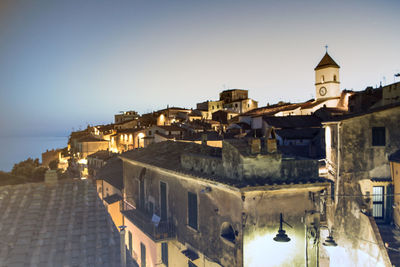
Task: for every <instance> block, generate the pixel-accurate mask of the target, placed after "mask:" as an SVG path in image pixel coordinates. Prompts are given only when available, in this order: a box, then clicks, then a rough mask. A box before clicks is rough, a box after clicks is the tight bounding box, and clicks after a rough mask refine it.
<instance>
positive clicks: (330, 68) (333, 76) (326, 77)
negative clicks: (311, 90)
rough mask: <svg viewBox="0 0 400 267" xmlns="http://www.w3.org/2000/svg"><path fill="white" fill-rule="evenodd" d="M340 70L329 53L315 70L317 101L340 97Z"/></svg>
mask: <svg viewBox="0 0 400 267" xmlns="http://www.w3.org/2000/svg"><path fill="white" fill-rule="evenodd" d="M339 68H340V67H339V65H338V64H337V63H336V62H335V61H334V60H333V59H332V58H331V56H330V55H329V54H328V51H327V52H326V53H325V55H324V57H323V58H322V59H321V61H320V62H319V63H318V65H317V66H316V67H315V69H314V70H315V90H316V99H322V98H329V97H339V96H340V82H339Z"/></svg>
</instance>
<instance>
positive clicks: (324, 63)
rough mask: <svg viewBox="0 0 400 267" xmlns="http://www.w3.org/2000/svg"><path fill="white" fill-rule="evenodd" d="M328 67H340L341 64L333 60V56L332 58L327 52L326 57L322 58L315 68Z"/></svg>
mask: <svg viewBox="0 0 400 267" xmlns="http://www.w3.org/2000/svg"><path fill="white" fill-rule="evenodd" d="M327 67H335V68H340V66H339V65H338V64H337V63H336V62H335V61H334V60H333V58H331V56H330V55H329V54H328V52H326V53H325V55H324V57H323V58H322V59H321V61H320V62H319V63H318V65H317V66H316V67H315V69H314V70H318V69H323V68H327Z"/></svg>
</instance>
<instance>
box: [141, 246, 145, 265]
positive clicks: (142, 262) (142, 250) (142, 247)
mask: <svg viewBox="0 0 400 267" xmlns="http://www.w3.org/2000/svg"><path fill="white" fill-rule="evenodd" d="M140 267H146V246H145V245H144V244H143V243H142V242H140Z"/></svg>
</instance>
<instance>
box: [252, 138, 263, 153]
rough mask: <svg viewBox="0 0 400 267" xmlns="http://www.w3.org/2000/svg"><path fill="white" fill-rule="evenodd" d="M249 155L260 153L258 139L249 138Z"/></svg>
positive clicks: (259, 141)
mask: <svg viewBox="0 0 400 267" xmlns="http://www.w3.org/2000/svg"><path fill="white" fill-rule="evenodd" d="M249 144H250V153H251V154H260V152H261V140H260V139H259V138H250V139H249Z"/></svg>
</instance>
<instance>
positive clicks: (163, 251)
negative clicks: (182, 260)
mask: <svg viewBox="0 0 400 267" xmlns="http://www.w3.org/2000/svg"><path fill="white" fill-rule="evenodd" d="M161 261H162V263H164V264H165V266H168V243H161Z"/></svg>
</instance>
